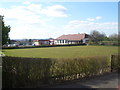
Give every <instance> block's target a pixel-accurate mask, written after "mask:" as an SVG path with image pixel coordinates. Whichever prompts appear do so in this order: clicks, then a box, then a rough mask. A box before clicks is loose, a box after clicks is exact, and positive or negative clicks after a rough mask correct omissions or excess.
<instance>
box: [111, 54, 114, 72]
mask: <svg viewBox="0 0 120 90" xmlns="http://www.w3.org/2000/svg"><path fill="white" fill-rule="evenodd" d="M114 57H115V56H114V55H111V72H113V69H114V67H113V66H114Z"/></svg>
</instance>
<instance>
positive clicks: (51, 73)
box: [2, 56, 110, 88]
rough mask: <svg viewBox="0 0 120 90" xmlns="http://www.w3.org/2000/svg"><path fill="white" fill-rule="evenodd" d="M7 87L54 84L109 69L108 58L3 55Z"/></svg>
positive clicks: (4, 81) (4, 82)
mask: <svg viewBox="0 0 120 90" xmlns="http://www.w3.org/2000/svg"><path fill="white" fill-rule="evenodd" d="M2 61H3V64H2V65H3V70H2V74H3V75H2V76H3V83H2V85H3V88H15V87H17V88H18V87H24V86H30V85H36V83H37V82H38V83H39V85H42V84H52V83H56V82H62V81H68V80H74V79H79V78H83V77H90V76H94V75H99V74H103V73H105V72H109V71H110V69H109V68H108V66H109V65H110V62H109V59H108V58H107V57H97V56H96V57H85V58H67V59H65V58H59V59H50V58H20V57H7V56H5V57H3V60H2Z"/></svg>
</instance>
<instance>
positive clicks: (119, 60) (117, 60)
mask: <svg viewBox="0 0 120 90" xmlns="http://www.w3.org/2000/svg"><path fill="white" fill-rule="evenodd" d="M118 70H120V55H118V54H114V55H111V71H118Z"/></svg>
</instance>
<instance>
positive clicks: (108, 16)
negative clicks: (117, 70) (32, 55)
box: [0, 1, 118, 39]
mask: <svg viewBox="0 0 120 90" xmlns="http://www.w3.org/2000/svg"><path fill="white" fill-rule="evenodd" d="M0 15H4V20H5V23H6V25H10V26H11V31H10V38H11V39H30V38H31V39H45V38H50V37H52V38H57V37H59V36H60V35H63V34H77V33H87V34H89V33H90V32H91V31H92V30H98V31H100V32H101V33H102V32H104V33H106V35H111V34H113V33H118V2H33V1H32V2H30V1H29V2H28V1H24V2H1V3H0Z"/></svg>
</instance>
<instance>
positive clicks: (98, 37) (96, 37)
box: [90, 30, 107, 44]
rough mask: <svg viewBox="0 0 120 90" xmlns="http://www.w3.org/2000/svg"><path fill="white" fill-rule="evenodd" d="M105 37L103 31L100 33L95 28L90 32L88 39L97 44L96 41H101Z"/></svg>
mask: <svg viewBox="0 0 120 90" xmlns="http://www.w3.org/2000/svg"><path fill="white" fill-rule="evenodd" d="M105 39H107V36H106V35H105V33H100V32H99V31H97V30H93V31H92V32H91V34H90V41H92V42H94V43H95V44H98V42H100V41H103V40H105Z"/></svg>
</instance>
